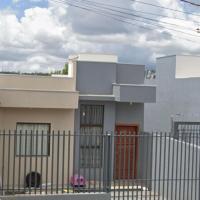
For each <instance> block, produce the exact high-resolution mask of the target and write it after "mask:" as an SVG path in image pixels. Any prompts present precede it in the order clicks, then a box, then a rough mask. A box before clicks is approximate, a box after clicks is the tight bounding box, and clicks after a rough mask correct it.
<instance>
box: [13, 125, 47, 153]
mask: <svg viewBox="0 0 200 200" xmlns="http://www.w3.org/2000/svg"><path fill="white" fill-rule="evenodd" d="M49 133H50V124H39V123H17V141H16V142H17V145H16V147H17V148H16V155H17V156H30V155H32V156H48V155H49V152H50V138H49Z"/></svg>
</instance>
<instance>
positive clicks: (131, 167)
mask: <svg viewBox="0 0 200 200" xmlns="http://www.w3.org/2000/svg"><path fill="white" fill-rule="evenodd" d="M138 129H139V127H138V125H129V124H119V125H116V136H115V170H114V177H115V179H134V178H136V175H137V153H138V137H137V135H138Z"/></svg>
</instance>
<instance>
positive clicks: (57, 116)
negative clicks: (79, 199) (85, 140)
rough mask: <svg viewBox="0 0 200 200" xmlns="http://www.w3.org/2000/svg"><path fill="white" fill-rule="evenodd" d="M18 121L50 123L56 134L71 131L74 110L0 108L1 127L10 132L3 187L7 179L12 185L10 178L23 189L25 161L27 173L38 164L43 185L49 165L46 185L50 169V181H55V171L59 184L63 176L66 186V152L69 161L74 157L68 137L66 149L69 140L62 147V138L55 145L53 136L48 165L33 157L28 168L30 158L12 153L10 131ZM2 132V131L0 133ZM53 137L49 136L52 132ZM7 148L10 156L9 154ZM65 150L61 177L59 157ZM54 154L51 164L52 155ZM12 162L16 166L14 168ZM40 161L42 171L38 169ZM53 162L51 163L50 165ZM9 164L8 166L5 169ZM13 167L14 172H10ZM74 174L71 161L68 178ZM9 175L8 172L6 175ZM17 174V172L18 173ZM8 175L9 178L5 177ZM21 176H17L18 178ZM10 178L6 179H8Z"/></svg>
mask: <svg viewBox="0 0 200 200" xmlns="http://www.w3.org/2000/svg"><path fill="white" fill-rule="evenodd" d="M17 122H24V123H49V124H50V125H51V131H53V130H55V131H56V132H55V133H56V134H57V131H58V130H60V131H61V133H62V131H63V130H65V131H69V130H70V131H71V132H72V133H73V131H74V110H72V109H68V110H67V109H66V110H65V109H20V108H15V109H14V108H1V109H0V127H1V130H4V129H5V130H6V133H7V134H8V130H12V136H11V140H10V145H9V138H8V135H7V136H6V138H5V151H4V157H5V160H4V185H6V187H7V184H8V182H7V180H8V179H9V184H10V185H12V184H13V176H15V182H14V184H15V185H16V186H17V185H18V179H19V180H20V185H21V187H24V180H25V177H24V173H25V160H26V173H25V174H27V173H29V172H30V169H31V171H35V169H36V165H35V164H36V161H37V171H38V172H40V173H41V170H42V183H45V182H46V173H47V171H46V168H47V165H48V175H47V176H48V183H51V170H52V169H53V170H54V172H53V182H54V184H55V183H56V180H57V170H59V181H58V182H59V184H60V185H61V183H62V177H64V182H65V184H66V183H67V179H68V177H67V173H68V167H67V166H68V165H67V164H68V151H69V150H70V152H69V154H70V158H71V160H72V157H73V137H71V143H70V146H68V139H69V138H68V137H67V136H66V137H65V148H64V146H63V139H64V138H63V137H62V136H61V137H60V144H59V143H58V137H57V136H55V140H54V153H52V137H51V140H50V155H49V156H48V163H47V157H46V156H42V157H38V158H37V160H36V158H34V157H33V158H32V161H31V165H30V157H27V158H26V159H25V157H21V159H20V158H19V157H17V156H15V154H14V152H15V151H14V135H13V133H14V132H13V131H14V130H15V129H16V123H17ZM1 133H2V132H1ZM51 134H52V133H51ZM1 148H3V136H2V134H1V136H0V149H1ZM9 149H10V153H9ZM58 149H59V151H60V158H59V165H58V166H59V168H57V162H58V160H57V159H58V156H57V152H58ZM63 151H65V159H64V165H65V169H64V176H63V174H62V166H63V163H62V158H61V155H62V154H63ZM9 154H10V160H9V164H8V159H7V158H8V156H9ZM53 154H54V161H52V156H53ZM0 160H1V162H0V169H2V160H3V149H1V150H0ZM14 162H15V166H14ZM41 162H43V164H42V168H41ZM52 163H53V164H52ZM8 165H9V167H8ZM13 167H15V168H14V173H13ZM72 171H73V162H70V168H69V172H70V176H71V175H72ZM8 172H9V173H8ZM19 172H20V173H19ZM8 174H9V175H8ZM19 174H20V177H19ZM0 176H1V177H2V170H0ZM8 176H9V178H8Z"/></svg>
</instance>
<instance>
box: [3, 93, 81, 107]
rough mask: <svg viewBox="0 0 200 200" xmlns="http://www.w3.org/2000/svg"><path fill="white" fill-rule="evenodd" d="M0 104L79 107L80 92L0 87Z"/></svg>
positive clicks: (8, 105)
mask: <svg viewBox="0 0 200 200" xmlns="http://www.w3.org/2000/svg"><path fill="white" fill-rule="evenodd" d="M0 106H1V107H7V108H60V109H75V108H77V107H78V92H75V91H41V90H39V91H35V90H21V89H0Z"/></svg>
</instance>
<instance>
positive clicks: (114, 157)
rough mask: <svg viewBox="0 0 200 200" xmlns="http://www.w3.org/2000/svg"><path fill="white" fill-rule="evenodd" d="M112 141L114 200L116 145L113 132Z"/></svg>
mask: <svg viewBox="0 0 200 200" xmlns="http://www.w3.org/2000/svg"><path fill="white" fill-rule="evenodd" d="M112 140H113V145H114V147H113V187H114V200H115V199H116V145H117V139H116V133H115V132H113V134H112Z"/></svg>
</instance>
